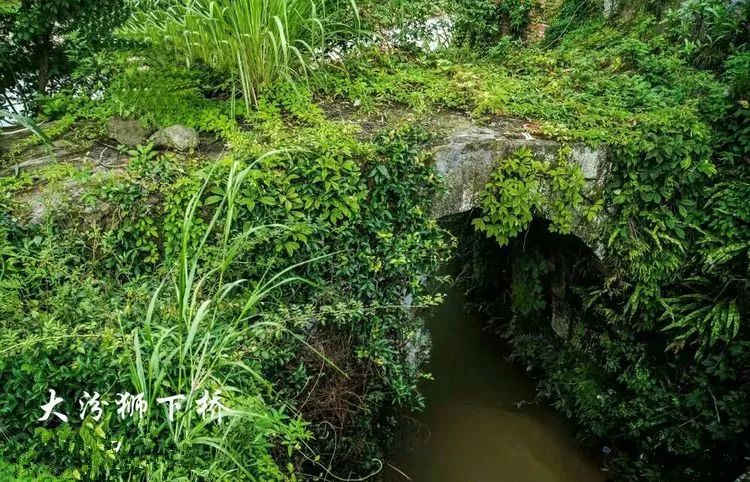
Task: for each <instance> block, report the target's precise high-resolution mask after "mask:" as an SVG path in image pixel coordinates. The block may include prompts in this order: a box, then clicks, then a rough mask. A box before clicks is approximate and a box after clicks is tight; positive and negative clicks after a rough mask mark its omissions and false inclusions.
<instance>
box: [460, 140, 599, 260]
mask: <svg viewBox="0 0 750 482" xmlns="http://www.w3.org/2000/svg"><path fill="white" fill-rule="evenodd" d="M570 152H571V150H570V148H569V147H566V148H563V149H561V150H560V151H559V153H558V156H557V159H556V160H555V162H552V163H547V162H544V161H539V160H537V159H536V158H535V157H534V155H533V153H532V152H531V150H530V149H529V148H528V147H523V148H521V149H519V150H518V151H516V153H515V154H513V155H512V156H511V157H509V158H507V159H501V160H500V161H499V163H498V165H497V167H496V168H495V170H494V171H493V172H492V176H491V178H490V181H489V182H488V183H487V186H486V187H485V189H484V190H483V191H482V193H481V202H480V206H481V209H482V216H481V217H479V218H476V219H474V220H473V221H472V223H473V225H474V226H475V227H476V229H478V230H479V231H482V232H483V233H485V234H486V235H487V236H489V237H492V238H495V239H496V240H497V242H498V243H499V244H500V245H501V246H504V245H507V244H508V242H509V241H510V240H511V239H512V238H514V237H515V236H517V235H518V234H520V233H521V232H522V231H523V230H524V229H526V228H527V227H528V226H529V223H531V221H532V220H533V219H534V218H535V217H542V218H547V219H549V220H550V221H551V224H550V228H549V229H550V230H551V231H553V232H557V233H564V234H567V233H569V232H570V231H571V229H572V228H573V223H574V222H575V221H576V218H580V219H581V220H582V221H584V222H590V221H592V220H593V219H594V218H595V217H596V215H597V213H598V212H599V211H600V210H601V208H602V200H601V199H598V200H596V201H595V202H591V201H590V200H588V199H587V198H586V197H585V192H586V180H585V179H584V177H583V173H582V172H581V168H580V166H578V165H576V164H571V163H570V162H569V161H568V158H569V156H570Z"/></svg>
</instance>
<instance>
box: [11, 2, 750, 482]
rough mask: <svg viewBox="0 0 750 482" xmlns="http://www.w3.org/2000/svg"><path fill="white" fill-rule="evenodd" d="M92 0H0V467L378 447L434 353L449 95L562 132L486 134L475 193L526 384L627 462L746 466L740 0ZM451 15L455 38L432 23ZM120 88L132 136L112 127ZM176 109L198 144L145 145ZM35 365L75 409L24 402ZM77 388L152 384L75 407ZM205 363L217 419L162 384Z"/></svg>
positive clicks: (126, 471)
mask: <svg viewBox="0 0 750 482" xmlns="http://www.w3.org/2000/svg"><path fill="white" fill-rule="evenodd" d="M89 3H91V2H71V1H63V2H60V1H54V2H33V1H31V2H25V1H24V2H21V1H13V0H11V1H6V2H2V1H0V39H2V40H3V42H2V44H0V55H2V56H3V62H2V63H0V82H1V83H0V89H2V91H3V97H2V100H1V101H0V107H2V110H0V115H2V116H3V119H4V120H5V119H7V121H8V124H9V125H10V124H11V123H18V124H19V125H18V126H15V127H13V128H8V129H5V131H3V132H0V134H2V135H3V136H4V137H5V136H7V139H9V140H8V141H7V142H3V141H4V139H2V138H0V175H2V177H0V186H2V192H0V382H1V384H2V387H3V388H2V397H0V428H2V432H3V433H4V434H5V436H4V437H3V440H2V442H0V475H3V476H6V475H7V477H9V478H10V479H12V480H16V479H18V480H51V479H53V478H59V479H61V480H125V479H128V480H173V479H186V480H312V479H314V478H318V479H323V480H325V479H326V478H328V480H330V479H331V478H336V479H339V478H346V474H349V476H348V477H349V479H352V478H358V477H365V476H367V475H368V474H373V473H377V472H378V471H379V470H380V469H381V468H382V467H383V461H382V460H383V455H384V452H385V450H386V449H387V448H388V446H389V443H390V442H391V441H392V439H393V437H394V436H395V433H396V429H397V427H398V425H399V423H400V422H399V420H400V419H399V415H401V414H403V413H410V412H412V411H415V410H419V409H420V408H421V407H422V406H423V403H424V400H423V399H422V396H421V395H420V391H419V384H420V381H421V380H422V379H423V378H428V377H429V375H428V374H427V373H425V368H424V361H425V359H426V357H427V356H428V354H429V341H428V339H427V335H426V334H425V332H424V329H423V326H422V321H421V319H420V317H419V315H420V313H422V311H423V309H424V308H427V307H429V306H432V305H434V304H436V303H439V302H440V295H439V289H437V290H436V286H437V287H438V288H439V285H438V284H436V281H438V280H439V279H440V277H439V276H438V274H439V268H440V266H441V265H443V264H444V263H445V262H446V260H447V259H448V257H449V254H450V252H451V246H452V241H451V239H450V235H448V233H447V232H446V231H444V230H443V229H442V228H441V227H440V225H439V224H438V222H437V221H436V220H434V219H432V218H431V215H430V213H431V200H432V199H433V198H434V196H435V195H436V193H437V192H439V190H440V189H441V182H440V177H439V175H438V173H437V172H436V171H435V169H434V167H433V166H432V163H431V155H430V150H429V145H430V143H431V142H434V141H435V139H434V135H435V132H436V131H433V132H432V133H431V132H430V129H429V127H430V120H431V119H433V118H434V117H435V116H436V115H438V114H440V113H446V112H450V113H458V114H459V115H462V116H465V117H466V118H471V119H472V121H473V122H475V123H477V124H480V125H481V124H483V123H491V122H493V121H496V120H497V119H500V118H505V117H513V118H518V119H521V120H522V121H521V122H522V123H523V124H524V129H525V132H526V133H527V134H528V135H530V136H533V137H541V138H549V139H555V140H557V141H560V142H561V143H563V144H565V145H566V146H567V147H566V148H564V149H563V150H562V151H561V153H560V156H559V157H560V158H559V160H558V162H556V163H552V164H548V163H544V162H542V161H540V160H538V159H535V158H534V156H533V155H532V154H531V152H529V151H527V150H521V151H518V152H517V153H515V154H514V155H513V156H511V157H509V158H506V159H497V168H496V170H495V172H494V173H493V176H492V179H491V182H490V183H489V184H488V185H487V187H486V188H485V191H484V193H483V194H482V203H481V210H480V211H481V212H478V213H476V217H475V221H474V225H475V228H476V229H477V230H478V231H479V232H480V234H479V236H481V237H485V236H486V237H488V238H491V239H487V240H484V241H482V242H479V241H477V244H481V243H489V242H492V243H496V244H500V245H503V246H506V245H507V246H509V247H508V248H505V249H506V250H507V252H510V253H512V257H511V258H510V259H511V261H510V262H509V263H510V265H509V268H508V269H506V270H505V272H506V273H512V274H511V277H512V282H511V283H510V288H509V293H507V294H509V295H510V296H505V294H506V293H497V292H491V291H489V292H488V291H487V290H485V291H484V294H485V295H487V296H488V297H489V298H486V299H484V300H483V301H485V302H486V301H488V300H489V301H491V303H486V306H488V307H489V306H497V303H496V301H497V300H498V299H505V300H507V303H509V304H510V311H511V313H512V315H511V316H510V317H507V318H506V319H505V320H504V322H503V325H502V327H501V331H502V332H503V333H505V335H506V337H507V338H508V340H509V343H510V345H511V346H512V349H513V358H514V359H515V360H517V361H518V362H519V363H522V364H523V366H527V367H529V369H530V370H531V371H532V373H533V375H534V377H535V379H536V381H537V383H538V393H539V395H540V399H544V400H545V401H547V402H548V403H550V404H551V405H552V406H554V407H555V408H556V409H557V410H559V411H560V412H562V413H563V414H565V416H567V417H569V418H570V419H571V420H572V421H573V422H574V423H575V425H576V427H577V429H578V431H579V432H580V434H582V436H583V438H584V439H585V440H587V444H588V446H589V447H596V448H598V449H600V448H601V447H602V446H606V447H607V452H606V454H605V455H603V456H602V457H603V458H602V463H603V464H604V465H606V466H607V468H608V469H609V470H610V474H612V477H613V478H616V479H621V480H636V479H643V480H681V481H682V480H723V479H726V480H730V478H731V477H733V476H736V475H738V474H739V473H740V472H741V471H742V470H743V469H745V467H743V464H746V461H745V460H744V459H743V457H744V456H745V455H746V454H747V452H748V451H749V450H750V443H748V440H750V436H749V435H750V405H748V402H747V400H748V397H749V396H750V378H749V375H748V373H749V372H750V328H748V319H750V305H749V304H748V300H750V288H749V287H750V281H749V280H750V257H749V256H750V204H748V202H747V201H748V199H750V177H749V175H748V166H750V164H748V161H749V157H748V156H750V108H749V107H748V102H749V101H750V97H749V96H750V92H749V91H748V87H749V86H750V68H749V67H750V61H749V60H748V59H750V53H749V51H748V50H747V44H748V41H750V3H748V2H747V1H739V2H737V1H732V2H730V1H724V0H685V1H674V2H667V3H668V5H664V4H663V3H664V2H648V1H643V2H635V3H634V4H632V5H631V4H628V5H624V4H623V5H620V6H619V8H615V11H614V12H612V14H611V15H610V16H608V17H607V18H604V17H603V8H600V7H601V5H599V2H595V1H592V0H564V1H562V2H535V1H528V0H502V1H499V2H487V1H483V0H481V1H475V0H445V1H444V2H441V3H440V4H438V5H435V4H434V3H433V2H422V1H417V2H396V1H393V2H391V1H387V0H386V1H377V0H368V1H365V2H361V3H358V4H357V5H355V4H353V3H350V2H332V3H323V2H317V1H314V0H313V1H310V2H306V1H301V2H297V1H292V0H279V1H271V2H255V1H252V0H238V1H232V2H229V1H227V2H207V1H205V2H204V1H191V2H184V1H173V0H156V1H147V2H95V3H97V7H96V8H89ZM542 3H544V5H542ZM616 3H617V2H615V4H616ZM621 3H624V2H621ZM446 18H447V19H449V21H448V22H447V25H448V27H446V28H448V31H450V32H451V35H452V42H451V44H450V45H449V46H448V47H444V48H437V49H434V50H432V49H431V48H429V47H430V46H429V42H426V41H421V42H420V41H419V40H420V39H422V40H424V37H425V35H429V34H430V32H431V28H432V27H430V26H431V25H443V23H440V22H437V23H434V24H433V23H430V22H432V20H434V19H439V20H441V21H442V22H444V21H445V19H446ZM51 19H56V20H54V21H53V20H51ZM394 19H396V20H395V21H394ZM541 20H545V21H548V22H550V25H549V28H548V29H547V33H546V35H545V36H544V38H536V37H535V35H534V34H533V32H532V31H533V28H532V26H534V25H538V24H539V23H540V21H541ZM444 23H445V22H444ZM394 27H397V28H398V29H399V30H398V31H397V32H396V33H394V32H393V30H392V29H393V28H394ZM441 28H442V27H441ZM373 33H379V34H381V35H380V37H378V35H372V34H373ZM433 33H434V32H433ZM443 33H444V32H443ZM373 39H374V40H373ZM425 46H427V48H425ZM238 105H240V106H242V108H238V107H237V106H238ZM21 110H23V111H24V112H25V115H23V116H22V115H21V114H20V113H19V112H16V111H21ZM31 118H33V119H34V120H31ZM123 119H130V120H135V121H137V122H138V123H140V129H136V131H137V132H139V134H137V137H138V139H137V140H136V142H132V143H131V144H132V145H129V146H125V145H117V143H118V141H117V140H111V139H108V138H109V137H110V136H112V135H113V134H112V132H111V131H112V129H111V126H112V125H113V124H112V123H113V122H121V121H123ZM19 120H21V121H22V122H20V123H19V122H18V121H19ZM175 124H179V125H182V126H184V127H185V128H186V129H195V130H197V132H198V134H199V137H200V142H199V144H198V146H197V147H195V148H192V149H191V148H187V149H184V150H179V149H176V148H174V147H175V144H169V143H168V142H164V141H163V140H162V141H160V143H162V144H166V145H170V146H171V147H172V148H171V149H161V148H160V147H157V146H155V145H154V144H153V142H155V141H156V140H159V139H161V137H160V136H165V135H167V133H165V131H164V129H165V128H167V127H170V126H173V125H175ZM108 125H109V131H108ZM24 126H25V127H28V128H29V130H30V133H29V134H30V135H28V136H26V137H24V138H21V139H16V134H11V133H9V132H6V131H10V130H16V129H20V128H22V127H24ZM137 126H138V125H137ZM141 131H142V132H141ZM153 133H156V134H155V135H153V136H152V134H153ZM575 143H584V144H586V145H588V146H592V147H594V146H596V147H602V146H603V147H606V149H607V152H608V160H609V166H608V169H607V172H606V177H605V178H604V180H603V183H602V184H601V185H600V186H594V187H592V186H590V185H587V183H586V180H585V179H584V178H583V176H582V175H581V172H580V169H578V168H577V167H576V166H570V165H569V164H567V163H566V161H565V159H566V157H567V152H568V149H569V147H570V146H572V145H573V144H575ZM50 146H51V148H53V149H54V151H55V154H54V155H50V154H49V152H48V149H50ZM29 161H33V162H29ZM45 163H46V164H45ZM40 164H45V165H43V166H41V167H39V165H40ZM540 218H544V219H547V220H549V223H548V227H549V230H550V231H554V232H559V233H569V232H570V231H571V229H572V226H573V224H574V223H578V224H580V225H584V226H585V229H587V230H589V232H590V233H592V234H590V237H591V239H596V240H597V241H598V243H599V247H601V249H597V253H596V256H595V255H594V254H593V253H588V255H587V257H586V258H584V259H583V261H581V263H579V264H580V265H582V266H583V267H582V268H580V269H579V268H576V269H575V270H571V269H570V268H569V266H570V265H571V264H573V263H570V262H569V259H568V258H566V257H565V256H558V255H555V256H557V257H555V256H550V255H549V252H548V251H546V250H545V248H544V247H541V246H537V245H535V244H534V243H533V242H531V243H530V244H529V246H527V245H526V238H525V235H526V234H528V232H529V229H530V226H531V225H532V224H534V223H538V222H539V219H540ZM475 254H477V256H481V254H478V253H475ZM479 264H481V263H479ZM485 264H486V263H485ZM576 266H578V264H577V265H576ZM491 268H492V267H491V266H484V267H483V268H482V271H483V272H492V270H491ZM476 274H477V279H479V274H480V273H479V272H477V273H476ZM562 278H564V279H565V282H564V283H561V282H559V280H560V279H562ZM485 284H486V283H485ZM487 286H490V285H489V284H487ZM485 287H486V286H485ZM552 291H554V293H553V294H550V292H552ZM563 295H564V296H565V297H566V298H567V299H568V300H569V303H570V304H571V305H572V306H574V310H573V313H574V315H573V318H572V319H571V320H570V323H569V324H568V326H567V327H566V330H564V333H563V334H564V336H561V331H560V330H557V329H555V328H554V327H553V326H552V325H554V324H555V320H554V317H555V313H554V309H553V307H552V306H551V305H552V302H551V301H550V300H552V299H557V298H555V297H557V296H563ZM498 356H501V355H500V354H498ZM49 389H54V390H56V391H57V394H58V395H59V396H60V397H62V398H63V399H64V400H65V403H66V404H65V405H64V406H65V408H66V409H67V412H68V415H69V416H70V418H71V423H60V422H59V421H54V420H52V421H50V422H45V423H40V422H39V421H38V418H39V415H40V408H39V407H41V406H43V405H44V404H45V403H46V402H47V401H48V400H49ZM85 391H88V392H93V391H98V392H99V393H100V394H101V395H102V398H103V399H110V400H113V399H114V397H115V395H116V394H117V393H121V392H131V393H134V394H135V393H143V394H144V395H145V400H146V401H147V402H148V405H149V406H150V407H151V409H150V410H149V411H148V413H147V414H144V415H142V416H134V417H131V418H126V419H122V418H121V417H118V416H117V414H116V413H115V412H114V410H107V411H105V414H104V416H103V417H102V418H101V419H94V418H93V417H92V416H91V414H89V415H88V416H83V417H79V416H78V415H79V410H78V409H79V407H78V406H77V405H74V401H76V400H78V399H80V398H81V397H82V396H83V394H84V392H85ZM204 392H206V393H209V394H210V393H216V392H220V393H222V394H223V395H224V397H223V401H224V403H225V404H226V405H227V407H228V409H227V412H226V414H225V417H224V419H223V421H222V423H221V424H219V423H217V422H218V420H215V419H214V420H205V419H200V418H198V417H196V416H195V413H194V412H191V411H189V410H187V411H181V412H179V413H178V414H177V415H176V417H174V418H171V417H170V416H169V414H168V412H167V410H166V407H165V405H164V404H162V403H160V402H158V401H157V399H159V398H163V397H169V396H170V395H178V394H184V395H185V396H186V398H185V400H184V403H185V404H186V405H190V404H195V402H196V400H197V399H198V398H199V397H201V396H202V395H203V394H204ZM81 418H82V419H81ZM354 474H357V475H356V477H355V476H354ZM347 480H348V479H347Z"/></svg>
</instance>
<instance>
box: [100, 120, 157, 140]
mask: <svg viewBox="0 0 750 482" xmlns="http://www.w3.org/2000/svg"><path fill="white" fill-rule="evenodd" d="M107 131H108V132H109V137H111V138H112V139H114V140H116V141H117V142H118V143H120V144H124V145H126V146H129V147H135V146H137V145H139V144H145V142H146V139H148V134H149V131H148V129H146V128H145V127H143V125H142V124H141V122H140V121H137V120H133V119H123V118H122V117H112V118H111V119H109V120H108V121H107Z"/></svg>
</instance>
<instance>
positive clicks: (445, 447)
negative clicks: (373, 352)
mask: <svg viewBox="0 0 750 482" xmlns="http://www.w3.org/2000/svg"><path fill="white" fill-rule="evenodd" d="M482 326H483V323H482V320H481V319H479V318H478V317H477V316H476V315H472V314H469V313H466V310H464V295H463V293H462V291H461V290H460V289H459V288H451V289H450V290H449V291H448V296H447V297H446V299H445V302H444V303H443V304H442V305H441V306H440V307H438V308H437V309H436V310H435V311H434V312H433V314H432V316H431V318H430V319H429V321H428V327H429V329H430V331H431V333H432V337H433V352H432V360H431V363H430V371H431V372H432V374H433V375H434V376H435V381H434V382H428V383H427V384H426V386H425V387H424V391H425V395H426V397H427V408H426V410H425V412H424V413H423V414H421V415H420V416H419V418H418V421H417V422H418V423H417V424H415V425H416V426H417V427H418V428H417V429H416V430H415V431H414V433H412V434H411V435H409V436H405V437H404V441H403V446H402V447H400V448H399V449H398V450H397V451H396V453H395V454H393V456H392V457H391V460H390V461H389V462H390V466H386V476H385V479H386V480H388V481H392V482H396V481H400V482H403V481H406V480H412V481H414V482H485V481H487V482H506V481H507V482H573V481H575V482H588V481H602V480H604V476H603V474H602V473H601V472H600V471H599V470H598V469H597V467H596V465H595V464H594V462H593V460H591V459H590V458H589V457H587V455H586V454H585V453H583V451H582V450H580V449H579V448H578V444H577V441H576V439H575V437H574V435H573V432H572V431H571V430H570V428H569V427H568V426H567V424H566V423H565V421H564V420H563V419H562V418H561V417H560V416H558V415H557V414H555V413H554V412H553V411H552V410H551V409H549V408H547V407H542V406H539V405H536V404H534V403H533V400H534V390H533V385H532V384H531V382H530V381H529V380H528V379H527V377H526V376H525V374H524V373H523V372H521V371H520V370H519V369H518V368H517V367H514V366H512V365H510V364H509V363H507V362H505V361H504V356H503V355H504V354H503V353H502V351H501V350H502V347H499V346H498V342H497V340H496V339H494V337H493V336H491V335H488V334H487V333H485V332H483V329H482ZM525 402H532V403H530V404H529V403H525ZM519 405H520V407H519ZM400 472H401V473H400ZM407 477H408V478H407Z"/></svg>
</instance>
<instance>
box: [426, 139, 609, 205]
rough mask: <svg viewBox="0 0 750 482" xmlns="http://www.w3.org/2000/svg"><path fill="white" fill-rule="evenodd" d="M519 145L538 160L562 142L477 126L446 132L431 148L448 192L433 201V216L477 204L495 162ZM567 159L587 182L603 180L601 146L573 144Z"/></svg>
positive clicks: (552, 155)
mask: <svg viewBox="0 0 750 482" xmlns="http://www.w3.org/2000/svg"><path fill="white" fill-rule="evenodd" d="M522 147H527V148H529V149H530V150H531V152H532V153H533V154H534V156H535V157H536V158H537V159H538V160H540V161H545V162H553V161H555V160H556V159H557V156H558V152H559V150H560V148H561V147H562V144H561V143H560V142H557V141H553V140H547V139H536V138H534V137H533V136H531V135H530V134H528V133H527V134H525V136H524V137H521V138H515V137H509V136H507V135H506V134H505V133H503V132H502V131H499V130H496V129H493V128H488V127H478V126H470V127H468V128H463V129H459V130H457V131H455V132H453V133H452V134H450V135H448V136H447V137H446V139H445V141H444V142H442V143H440V144H438V145H437V146H435V147H434V148H433V152H434V156H435V167H436V169H437V170H438V172H440V174H441V175H442V176H443V177H444V179H445V183H446V185H447V192H446V193H444V194H442V195H440V196H439V197H438V198H437V199H436V200H435V203H434V205H433V215H434V216H435V217H436V218H441V217H443V216H449V215H451V214H458V213H462V212H466V211H469V210H471V209H473V208H475V207H478V206H479V201H480V194H481V192H482V190H483V189H484V187H485V186H486V185H487V183H488V182H489V180H490V176H491V175H492V171H493V170H494V169H495V166H497V163H498V161H499V160H500V159H503V158H507V157H510V156H512V155H513V153H515V152H516V151H517V150H518V149H520V148H522ZM569 161H570V162H572V163H575V164H578V165H579V166H581V170H582V172H583V175H584V177H585V178H586V180H587V181H589V182H591V183H599V182H601V181H603V176H604V175H605V171H606V164H607V152H606V150H605V149H604V148H597V149H593V148H590V147H588V146H586V145H584V144H576V145H574V146H573V148H572V150H571V153H570V156H569Z"/></svg>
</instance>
